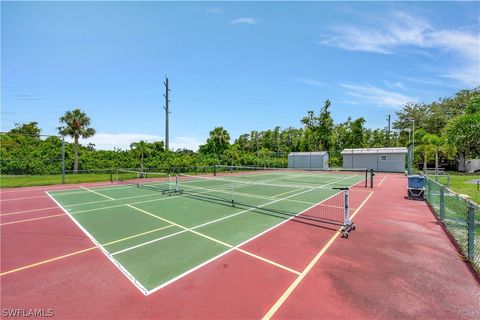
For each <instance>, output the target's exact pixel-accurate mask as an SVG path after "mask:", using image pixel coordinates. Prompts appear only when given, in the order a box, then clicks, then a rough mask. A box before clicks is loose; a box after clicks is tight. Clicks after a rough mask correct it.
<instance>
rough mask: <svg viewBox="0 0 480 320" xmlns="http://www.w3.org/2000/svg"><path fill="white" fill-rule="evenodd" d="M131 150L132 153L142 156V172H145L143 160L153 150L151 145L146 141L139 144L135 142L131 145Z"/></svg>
mask: <svg viewBox="0 0 480 320" xmlns="http://www.w3.org/2000/svg"><path fill="white" fill-rule="evenodd" d="M130 148H131V149H132V152H133V153H134V154H136V155H137V156H140V171H141V172H143V160H144V159H145V156H146V155H147V154H149V153H150V150H151V149H150V146H149V144H148V143H147V142H145V141H144V140H141V141H139V142H134V143H132V144H130Z"/></svg>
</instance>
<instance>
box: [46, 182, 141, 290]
mask: <svg viewBox="0 0 480 320" xmlns="http://www.w3.org/2000/svg"><path fill="white" fill-rule="evenodd" d="M45 193H46V194H47V195H48V196H49V197H50V199H52V200H53V202H55V203H56V204H57V206H59V207H60V208H61V209H62V210H63V212H65V214H66V215H67V216H68V217H69V218H70V219H71V220H72V221H73V223H75V225H76V226H77V227H78V228H80V230H82V231H83V233H84V234H85V235H86V236H87V237H88V238H89V239H90V241H92V243H93V244H94V245H95V246H96V247H98V249H100V251H101V252H103V254H104V255H105V256H106V257H107V258H108V260H110V261H111V262H112V263H113V265H115V266H116V267H117V269H118V270H120V271H121V272H122V273H123V274H124V275H125V276H126V277H127V279H128V280H130V282H131V283H133V285H134V286H135V287H136V288H137V289H138V290H140V292H141V293H143V294H144V295H147V294H148V290H147V289H146V288H145V287H144V286H143V285H142V284H141V283H140V282H138V281H137V279H135V277H134V276H133V275H132V274H130V272H128V270H127V269H125V268H124V267H123V266H122V265H121V264H120V263H119V262H118V261H117V260H116V259H115V258H114V257H113V256H112V255H111V254H110V253H109V252H108V251H107V250H106V249H105V248H104V247H103V246H102V245H101V244H100V243H99V242H98V241H97V240H95V237H93V236H92V235H91V234H90V232H88V231H87V229H85V228H84V227H83V226H82V225H81V224H80V222H78V221H77V220H76V219H75V218H74V217H73V216H72V215H71V214H70V213H69V212H68V211H67V210H65V209H64V208H63V207H62V206H61V205H60V203H58V202H57V200H55V198H53V197H52V196H51V195H50V194H49V193H48V191H45Z"/></svg>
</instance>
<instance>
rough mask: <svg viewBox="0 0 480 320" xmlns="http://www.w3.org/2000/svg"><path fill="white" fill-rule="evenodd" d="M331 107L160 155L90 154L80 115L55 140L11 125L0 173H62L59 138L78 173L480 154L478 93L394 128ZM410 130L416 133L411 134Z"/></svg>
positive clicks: (407, 112)
mask: <svg viewBox="0 0 480 320" xmlns="http://www.w3.org/2000/svg"><path fill="white" fill-rule="evenodd" d="M331 107H332V106H331V102H330V101H329V100H327V101H325V103H324V104H323V106H322V107H321V108H320V110H319V112H318V113H315V112H314V111H308V112H307V114H306V115H305V117H303V118H302V119H300V121H299V123H300V124H301V127H299V128H296V127H289V128H280V127H279V126H277V127H275V128H273V129H268V130H262V131H251V132H249V133H245V134H242V135H240V136H239V137H237V138H236V139H235V140H232V139H231V136H230V134H229V133H228V131H227V130H226V129H224V128H223V127H216V128H214V129H213V130H212V131H210V133H209V137H208V138H207V140H206V141H205V143H204V144H203V145H201V146H200V147H199V150H198V151H192V150H188V149H178V150H175V151H173V150H166V149H165V146H164V142H163V141H155V142H147V141H137V142H134V143H132V144H131V145H130V149H129V150H120V149H115V150H96V149H95V146H94V145H92V144H89V145H87V146H84V145H81V144H80V140H81V139H82V138H88V137H91V136H93V135H95V130H94V128H91V127H90V125H91V119H90V118H89V117H88V116H87V114H85V112H83V111H81V110H80V109H74V110H72V111H67V112H66V113H65V114H64V115H62V116H61V117H60V118H59V122H60V126H59V127H58V128H57V131H58V133H59V136H50V137H43V136H42V135H41V130H40V128H39V127H38V123H37V122H29V123H22V124H17V125H16V126H15V128H13V129H12V130H10V131H9V132H7V133H5V134H2V135H1V142H2V143H1V166H0V169H1V172H2V173H3V174H56V173H59V172H61V157H62V138H61V137H62V136H63V137H65V136H69V137H71V138H72V139H73V143H65V165H66V169H67V170H71V171H73V172H78V171H82V170H86V171H92V170H97V169H104V168H131V169H137V170H138V169H140V170H145V169H147V168H148V169H151V170H154V169H162V168H172V167H191V166H197V167H201V166H212V165H215V164H227V165H256V166H269V167H286V166H287V155H288V153H290V152H297V151H328V152H329V155H330V157H329V158H330V159H329V161H330V166H331V167H339V166H341V165H342V158H341V155H340V152H341V151H342V150H343V149H345V148H365V147H398V146H407V145H408V144H410V143H412V142H413V139H415V146H416V150H415V159H414V162H415V163H416V164H417V165H418V164H420V163H422V164H423V166H424V167H425V168H426V166H427V163H428V162H429V161H431V160H432V159H436V163H437V164H438V161H439V158H441V159H460V160H461V161H465V159H467V158H473V157H476V156H479V155H480V154H479V153H480V147H479V146H480V88H475V89H473V90H462V91H460V92H458V93H456V94H455V95H454V96H452V97H448V98H442V99H439V100H438V101H435V102H432V103H430V104H425V103H408V104H406V105H405V106H403V107H402V109H401V110H399V111H397V112H396V115H397V120H396V121H395V122H394V123H393V130H391V131H389V130H387V129H386V128H378V129H369V128H366V127H365V125H366V120H365V119H364V118H363V117H360V118H357V119H352V118H350V117H349V118H347V119H346V121H344V122H340V123H335V122H334V120H333V118H332V116H331ZM413 124H415V132H413V130H412V129H413Z"/></svg>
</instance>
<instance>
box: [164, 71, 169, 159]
mask: <svg viewBox="0 0 480 320" xmlns="http://www.w3.org/2000/svg"><path fill="white" fill-rule="evenodd" d="M163 85H164V86H165V94H164V95H163V96H164V97H165V107H163V109H165V150H167V151H168V140H169V139H168V138H169V137H168V114H169V113H170V110H169V107H168V104H169V102H170V100H169V99H168V92H170V89H168V78H167V76H165V82H164V83H163Z"/></svg>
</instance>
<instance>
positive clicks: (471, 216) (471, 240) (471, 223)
mask: <svg viewBox="0 0 480 320" xmlns="http://www.w3.org/2000/svg"><path fill="white" fill-rule="evenodd" d="M467 208H468V258H469V259H470V260H473V258H474V256H475V250H474V246H475V205H474V204H473V203H472V202H471V201H468V202H467Z"/></svg>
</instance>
